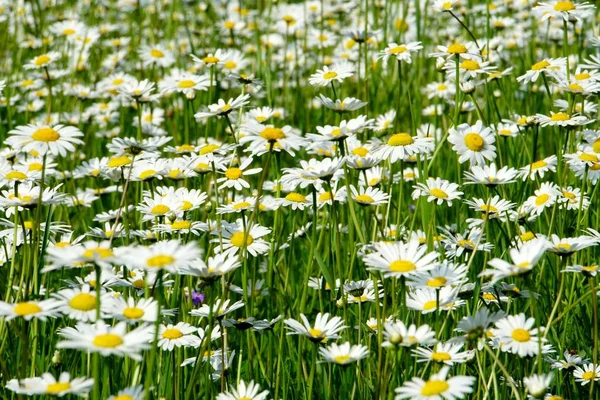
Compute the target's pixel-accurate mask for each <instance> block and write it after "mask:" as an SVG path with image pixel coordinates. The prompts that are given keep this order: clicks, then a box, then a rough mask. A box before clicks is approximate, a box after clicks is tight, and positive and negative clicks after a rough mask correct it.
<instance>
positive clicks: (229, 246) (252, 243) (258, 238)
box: [212, 219, 271, 257]
mask: <svg viewBox="0 0 600 400" xmlns="http://www.w3.org/2000/svg"><path fill="white" fill-rule="evenodd" d="M269 233H271V229H269V228H266V227H264V226H261V225H257V224H253V225H252V226H248V227H246V230H244V224H243V222H242V220H241V219H238V220H237V221H236V223H235V224H233V225H232V226H229V227H224V229H223V231H222V232H221V236H222V237H220V238H215V239H213V240H212V242H213V243H218V244H219V245H218V246H217V247H216V248H215V253H223V254H225V255H233V254H238V252H241V251H242V249H245V250H246V251H247V252H248V253H250V255H252V256H253V257H256V256H258V255H259V254H264V253H266V252H267V251H269V248H270V246H269V243H268V242H267V241H266V240H264V239H263V236H266V235H268V234H269ZM213 234H214V235H218V232H213Z"/></svg>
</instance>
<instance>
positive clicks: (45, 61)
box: [33, 54, 52, 67]
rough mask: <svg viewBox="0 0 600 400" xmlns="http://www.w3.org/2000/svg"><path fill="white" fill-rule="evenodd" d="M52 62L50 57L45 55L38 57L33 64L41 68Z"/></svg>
mask: <svg viewBox="0 0 600 400" xmlns="http://www.w3.org/2000/svg"><path fill="white" fill-rule="evenodd" d="M50 61H52V60H51V59H50V57H48V56H47V55H45V54H44V55H41V56H39V57H37V58H36V59H35V61H34V62H33V63H34V64H35V65H36V66H38V67H41V66H43V65H46V64H48V63H49V62H50Z"/></svg>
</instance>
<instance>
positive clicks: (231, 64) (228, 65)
mask: <svg viewBox="0 0 600 400" xmlns="http://www.w3.org/2000/svg"><path fill="white" fill-rule="evenodd" d="M223 66H224V67H225V68H226V69H235V67H237V63H236V62H235V61H232V60H229V61H227V62H225V64H223Z"/></svg>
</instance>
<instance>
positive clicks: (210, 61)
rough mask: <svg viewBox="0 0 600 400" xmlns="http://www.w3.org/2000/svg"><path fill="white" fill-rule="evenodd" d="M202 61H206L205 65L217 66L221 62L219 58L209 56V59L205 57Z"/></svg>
mask: <svg viewBox="0 0 600 400" xmlns="http://www.w3.org/2000/svg"><path fill="white" fill-rule="evenodd" d="M202 61H204V63H205V64H216V63H218V62H219V61H221V60H220V59H219V58H218V57H215V56H208V57H204V58H203V59H202Z"/></svg>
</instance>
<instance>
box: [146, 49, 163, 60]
mask: <svg viewBox="0 0 600 400" xmlns="http://www.w3.org/2000/svg"><path fill="white" fill-rule="evenodd" d="M150 55H151V56H152V57H154V58H163V57H164V56H165V53H163V52H162V51H160V50H158V49H152V50H150Z"/></svg>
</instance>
